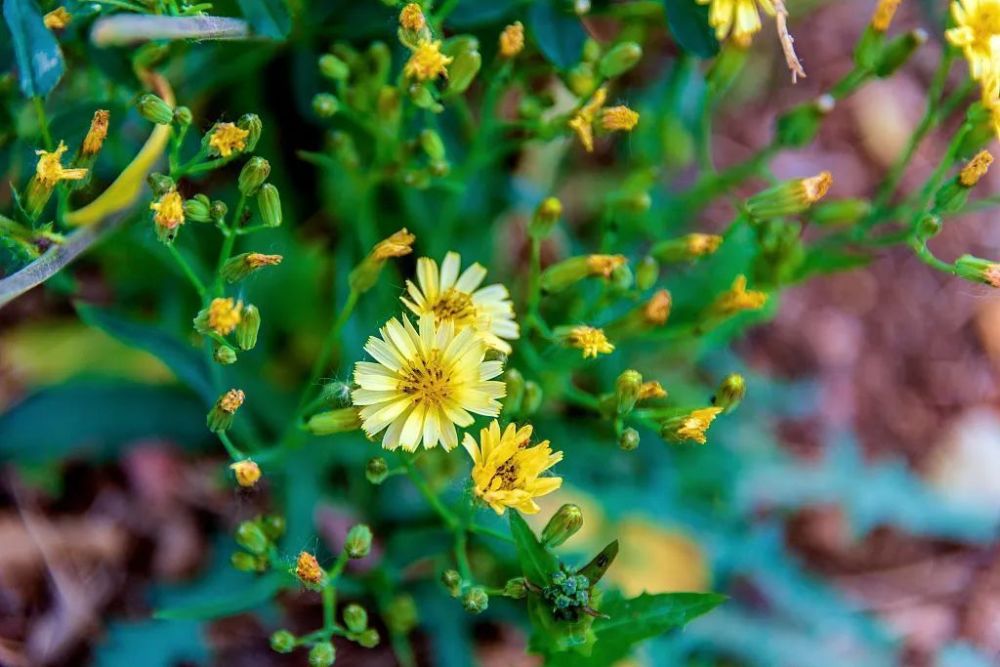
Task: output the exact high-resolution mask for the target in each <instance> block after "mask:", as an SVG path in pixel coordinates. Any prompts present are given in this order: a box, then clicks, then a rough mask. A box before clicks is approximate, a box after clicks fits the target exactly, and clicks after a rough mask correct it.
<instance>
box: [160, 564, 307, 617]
mask: <svg viewBox="0 0 1000 667" xmlns="http://www.w3.org/2000/svg"><path fill="white" fill-rule="evenodd" d="M233 572H234V573H235V570H234V571H233ZM236 574H239V578H240V579H241V580H243V581H240V582H239V585H235V586H233V585H229V586H227V587H226V589H225V590H218V591H216V590H211V591H210V593H209V594H207V595H202V596H201V599H197V600H195V601H193V602H190V603H189V604H187V605H183V606H176V607H170V608H167V609H160V610H157V611H156V612H155V613H154V614H153V618H157V619H161V620H180V619H199V620H206V619H212V618H222V617H223V616H232V615H234V614H238V613H240V612H242V611H246V610H248V609H254V608H255V607H258V606H260V605H262V604H264V603H265V602H267V601H268V600H270V599H271V598H272V597H274V595H275V594H276V593H277V592H278V591H280V590H281V589H282V588H283V587H284V586H285V585H286V584H288V583H289V575H288V574H286V573H284V572H271V573H270V574H268V575H266V576H263V577H260V578H256V579H252V580H249V581H246V579H248V578H249V576H250V575H245V574H242V573H236ZM227 578H232V577H230V576H228V573H227ZM229 583H230V584H233V583H236V582H229Z"/></svg>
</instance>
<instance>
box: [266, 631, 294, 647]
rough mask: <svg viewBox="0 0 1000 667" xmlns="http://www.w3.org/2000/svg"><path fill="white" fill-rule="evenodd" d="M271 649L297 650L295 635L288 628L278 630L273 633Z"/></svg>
mask: <svg viewBox="0 0 1000 667" xmlns="http://www.w3.org/2000/svg"><path fill="white" fill-rule="evenodd" d="M271 650H273V651H274V652H275V653H291V652H292V651H294V650H295V635H293V634H292V633H291V632H289V631H288V630H278V631H277V632H275V633H274V634H273V635H271Z"/></svg>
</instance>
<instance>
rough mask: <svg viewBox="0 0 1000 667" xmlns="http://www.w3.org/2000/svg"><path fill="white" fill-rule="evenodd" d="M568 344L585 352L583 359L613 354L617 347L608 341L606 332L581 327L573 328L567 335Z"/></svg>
mask: <svg viewBox="0 0 1000 667" xmlns="http://www.w3.org/2000/svg"><path fill="white" fill-rule="evenodd" d="M566 343H567V344H569V346H570V347H575V348H578V349H580V350H583V358H584V359H591V358H596V357H597V355H599V354H611V353H612V352H614V351H615V346H614V345H612V344H611V342H610V341H608V337H607V336H606V335H605V334H604V330H602V329H597V328H595V327H588V326H585V325H581V326H578V327H573V328H572V329H570V330H569V332H568V333H567V334H566Z"/></svg>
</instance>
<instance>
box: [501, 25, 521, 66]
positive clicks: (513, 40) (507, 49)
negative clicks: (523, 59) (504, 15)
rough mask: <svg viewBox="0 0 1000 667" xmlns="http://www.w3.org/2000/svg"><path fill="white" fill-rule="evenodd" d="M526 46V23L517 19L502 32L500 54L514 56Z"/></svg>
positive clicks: (505, 56)
mask: <svg viewBox="0 0 1000 667" xmlns="http://www.w3.org/2000/svg"><path fill="white" fill-rule="evenodd" d="M523 48H524V25H522V24H521V22H520V21H515V22H514V23H511V24H510V25H509V26H507V27H506V28H504V29H503V32H501V33H500V55H501V56H503V57H504V58H513V57H514V56H516V55H517V54H519V53H520V52H521V50H522V49H523Z"/></svg>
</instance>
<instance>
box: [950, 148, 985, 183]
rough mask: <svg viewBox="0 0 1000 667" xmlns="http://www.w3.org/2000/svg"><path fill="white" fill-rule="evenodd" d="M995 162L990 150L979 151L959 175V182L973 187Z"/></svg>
mask: <svg viewBox="0 0 1000 667" xmlns="http://www.w3.org/2000/svg"><path fill="white" fill-rule="evenodd" d="M991 164H993V155H991V154H990V152H989V151H985V150H984V151H979V153H977V154H976V156H975V157H974V158H972V159H971V160H969V163H968V164H967V165H965V166H964V167H963V168H962V171H961V172H960V173H959V175H958V182H959V183H961V184H962V185H963V186H965V187H967V188H971V187H973V186H975V185H976V183H978V182H979V180H980V179H981V178H982V177H983V176H985V175H986V172H987V171H989V168H990V165H991Z"/></svg>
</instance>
